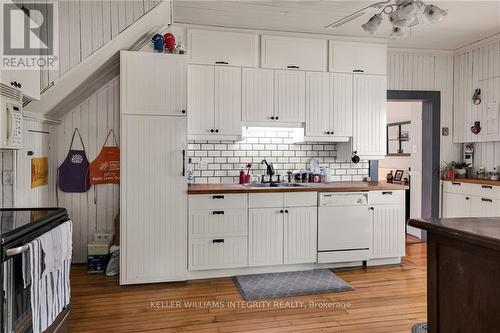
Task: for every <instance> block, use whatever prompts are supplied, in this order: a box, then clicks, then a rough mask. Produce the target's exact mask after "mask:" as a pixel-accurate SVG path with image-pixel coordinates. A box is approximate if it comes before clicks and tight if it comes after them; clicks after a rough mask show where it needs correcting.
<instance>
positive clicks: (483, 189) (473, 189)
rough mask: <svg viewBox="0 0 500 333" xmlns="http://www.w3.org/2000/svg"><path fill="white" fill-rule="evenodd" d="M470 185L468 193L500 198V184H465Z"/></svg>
mask: <svg viewBox="0 0 500 333" xmlns="http://www.w3.org/2000/svg"><path fill="white" fill-rule="evenodd" d="M467 185H470V186H469V187H468V188H469V189H470V194H471V195H474V196H478V197H484V198H494V199H500V186H493V185H487V184H482V185H481V184H467Z"/></svg>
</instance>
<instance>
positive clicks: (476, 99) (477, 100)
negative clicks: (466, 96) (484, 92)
mask: <svg viewBox="0 0 500 333" xmlns="http://www.w3.org/2000/svg"><path fill="white" fill-rule="evenodd" d="M472 102H473V103H474V105H479V104H481V89H476V90H475V91H474V95H472Z"/></svg>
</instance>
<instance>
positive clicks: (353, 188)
mask: <svg viewBox="0 0 500 333" xmlns="http://www.w3.org/2000/svg"><path fill="white" fill-rule="evenodd" d="M300 185H301V186H296V187H250V186H247V185H240V184H193V185H189V186H188V194H215V193H273V192H363V191H384V190H388V191H396V190H406V189H408V186H405V185H400V184H388V183H383V182H332V183H301V184H300Z"/></svg>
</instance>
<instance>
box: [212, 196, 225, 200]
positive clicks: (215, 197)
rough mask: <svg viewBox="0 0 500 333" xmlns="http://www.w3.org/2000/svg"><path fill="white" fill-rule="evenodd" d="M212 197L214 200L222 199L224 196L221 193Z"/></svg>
mask: <svg viewBox="0 0 500 333" xmlns="http://www.w3.org/2000/svg"><path fill="white" fill-rule="evenodd" d="M212 199H214V200H216V199H224V196H223V195H214V196H212Z"/></svg>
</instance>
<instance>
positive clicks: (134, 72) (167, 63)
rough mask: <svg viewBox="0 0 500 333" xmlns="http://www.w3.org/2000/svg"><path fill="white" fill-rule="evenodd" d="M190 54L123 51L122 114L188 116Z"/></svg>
mask: <svg viewBox="0 0 500 333" xmlns="http://www.w3.org/2000/svg"><path fill="white" fill-rule="evenodd" d="M186 73H187V71H186V56H185V55H174V54H164V53H150V52H130V51H121V52H120V96H121V103H122V104H121V110H122V114H142V115H163V116H185V115H186V109H187V108H186V103H187V98H186V96H187V93H186V88H187V84H186V80H187V74H186Z"/></svg>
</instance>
